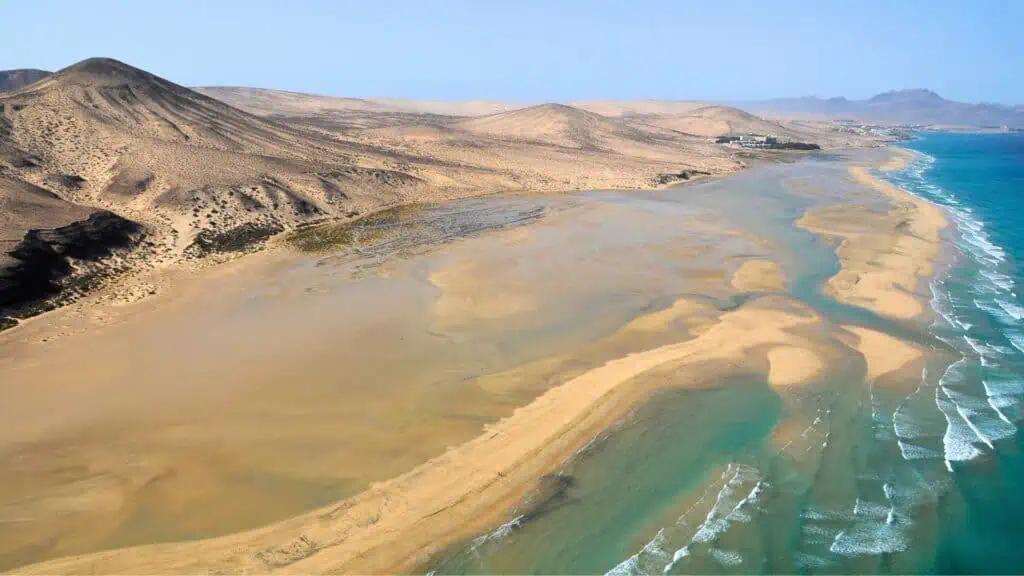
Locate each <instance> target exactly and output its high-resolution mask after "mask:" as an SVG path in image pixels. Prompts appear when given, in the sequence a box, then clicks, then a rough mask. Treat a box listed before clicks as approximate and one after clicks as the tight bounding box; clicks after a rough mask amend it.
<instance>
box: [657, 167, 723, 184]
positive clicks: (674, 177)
mask: <svg viewBox="0 0 1024 576" xmlns="http://www.w3.org/2000/svg"><path fill="white" fill-rule="evenodd" d="M709 174H711V173H710V172H705V171H704V170H682V171H680V172H678V173H670V174H658V177H657V178H656V179H655V182H656V183H657V184H658V185H664V184H671V183H673V182H686V181H687V180H689V179H690V178H692V177H694V176H708V175H709Z"/></svg>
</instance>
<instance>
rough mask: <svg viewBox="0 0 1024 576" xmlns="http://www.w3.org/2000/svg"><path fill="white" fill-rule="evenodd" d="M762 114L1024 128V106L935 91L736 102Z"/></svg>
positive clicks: (898, 91) (897, 122)
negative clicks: (946, 95) (950, 97)
mask: <svg viewBox="0 0 1024 576" xmlns="http://www.w3.org/2000/svg"><path fill="white" fill-rule="evenodd" d="M736 105H737V106H739V107H740V108H743V109H746V110H749V111H751V112H758V113H775V114H786V115H792V116H800V115H815V116H824V117H827V118H831V119H844V118H846V119H851V120H862V121H868V122H882V123H895V124H931V125H936V124H942V125H956V126H973V127H999V126H1008V127H1010V128H1024V106H1021V105H1018V106H1007V105H1004V104H988V103H980V104H971V103H966V102H955V101H953V100H946V99H945V98H943V97H942V96H939V95H938V94H936V93H935V92H932V91H931V90H925V89H920V88H919V89H913V90H893V91H890V92H884V93H882V94H878V95H877V96H873V97H871V98H868V99H867V100H848V99H846V98H825V99H823V98H817V97H813V96H810V97H803V98H777V99H773V100H760V101H751V102H742V103H738V104H736Z"/></svg>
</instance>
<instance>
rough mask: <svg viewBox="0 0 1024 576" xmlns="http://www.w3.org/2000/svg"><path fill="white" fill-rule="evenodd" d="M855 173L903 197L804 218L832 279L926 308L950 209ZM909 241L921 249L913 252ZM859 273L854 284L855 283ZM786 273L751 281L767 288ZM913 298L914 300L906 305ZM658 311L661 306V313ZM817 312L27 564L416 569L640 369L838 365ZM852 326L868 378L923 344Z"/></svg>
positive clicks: (743, 321) (548, 463) (591, 426)
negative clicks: (376, 472)
mask: <svg viewBox="0 0 1024 576" xmlns="http://www.w3.org/2000/svg"><path fill="white" fill-rule="evenodd" d="M850 175H851V178H852V179H853V180H854V181H855V182H857V183H858V184H861V185H863V186H866V187H869V188H871V189H872V190H874V191H875V192H877V193H879V194H881V195H883V196H884V197H886V198H888V200H889V201H890V202H891V203H892V204H894V206H893V208H892V210H891V211H890V213H889V214H888V215H886V216H887V217H886V218H882V219H877V220H875V221H871V224H872V226H873V228H871V227H861V228H858V229H857V230H853V231H851V230H850V226H851V225H852V224H851V222H850V218H849V217H847V219H845V220H843V219H839V218H834V217H833V218H820V219H819V221H817V222H814V223H810V224H809V223H808V222H807V220H809V219H810V218H813V217H814V215H805V217H804V218H802V219H801V221H800V225H802V226H804V227H805V228H808V229H809V230H811V231H813V232H816V233H819V234H823V235H828V236H830V237H835V238H842V244H841V245H840V247H839V248H838V249H837V254H838V255H839V257H840V261H841V264H842V267H843V269H842V271H840V273H839V274H837V275H836V276H834V277H833V278H832V279H831V280H830V281H829V283H828V289H829V290H830V291H833V290H834V293H833V295H834V296H835V297H836V298H837V299H838V300H840V301H846V302H848V303H851V304H855V305H860V306H864V307H866V308H870V309H872V310H874V311H876V312H878V313H879V314H883V315H888V316H892V317H894V318H901V319H913V318H917V317H919V316H920V315H921V313H922V310H923V307H922V306H921V304H920V301H919V300H920V297H921V295H920V294H919V293H918V285H919V284H920V283H921V282H923V281H925V280H926V279H927V277H928V275H930V274H931V273H933V271H934V259H935V258H937V255H938V244H937V242H938V235H939V233H940V232H941V230H942V228H944V227H945V226H946V225H947V223H946V220H945V218H944V217H943V215H942V214H941V209H939V208H938V207H937V206H935V205H933V204H931V203H928V202H927V201H925V200H922V199H918V198H916V197H915V196H913V195H911V194H909V193H907V192H905V191H902V190H899V189H897V188H895V187H892V186H891V185H888V184H886V183H884V182H882V181H880V180H878V179H876V178H874V177H873V176H871V175H870V174H869V173H868V172H867V171H866V168H864V167H851V168H850ZM854 216H855V217H856V214H855V215H854ZM897 219H898V221H899V223H895V222H896V221H897ZM904 229H905V230H906V232H901V231H902V230H904ZM931 238H935V240H934V241H931ZM902 250H909V251H911V252H912V254H913V255H914V256H912V257H909V258H908V257H906V255H905V254H901V253H900V252H901V251H902ZM917 257H920V258H924V259H925V262H923V263H922V262H918V261H917V260H916V259H915V258H917ZM876 261H877V262H876ZM769 266H770V265H769ZM748 271H749V270H748ZM851 275H856V276H855V277H856V278H857V282H855V283H852V284H850V285H846V284H844V283H843V280H847V279H849V278H851V277H852V276H851ZM744 276H746V274H745V273H744V274H740V275H738V276H735V277H734V280H733V282H734V284H735V283H739V284H740V285H743V284H744V283H745V282H746V281H745V280H743V278H744ZM837 278H838V279H840V280H837ZM780 282H781V281H780V280H773V281H771V282H769V283H768V284H766V285H763V286H759V285H757V284H754V285H752V286H748V287H750V288H751V289H755V290H758V289H763V290H770V289H772V288H777V287H778V285H779V283H780ZM909 285H912V288H908V286H909ZM908 291H909V292H910V294H907V292H908ZM908 298H913V299H914V301H915V302H916V307H910V306H909V305H908V304H907V303H908V302H909V301H908ZM683 308H685V306H684V307H683ZM911 311H912V312H913V314H909V312H911ZM657 314H663V312H657V313H654V314H652V315H651V316H655V315H657ZM642 318H643V317H642ZM820 322H821V319H820V318H819V317H817V316H816V315H815V314H814V313H813V312H811V311H810V310H809V309H808V308H806V307H805V306H803V305H802V304H801V303H799V302H798V301H795V300H792V299H791V298H788V297H782V296H766V297H764V298H761V299H758V300H755V301H751V302H749V303H747V304H744V305H742V306H740V307H739V308H737V309H736V310H733V311H730V312H726V313H724V314H722V315H721V316H720V317H719V318H718V319H717V320H715V321H714V322H712V323H710V325H708V326H705V327H703V328H701V330H699V331H698V332H697V333H696V336H695V337H694V338H692V339H689V340H684V341H682V342H679V343H675V344H668V345H664V346H660V347H657V348H653V349H650V350H647V351H645V352H639V353H635V354H630V355H627V356H625V357H622V358H619V359H616V360H611V361H609V362H607V363H606V364H604V365H602V366H600V367H597V368H594V369H591V370H589V371H587V372H585V373H583V374H582V375H580V376H577V377H576V378H573V379H572V380H570V381H568V382H566V383H564V384H562V385H560V386H557V387H555V388H552V389H550V390H548V391H547V392H546V393H544V394H542V395H541V396H539V397H537V398H536V399H534V400H533V401H532V402H530V403H529V404H527V405H525V406H523V407H521V408H519V409H517V410H516V411H515V412H514V413H513V414H512V415H511V416H510V417H507V418H505V419H503V420H500V421H499V422H497V423H495V424H493V425H491V426H488V427H486V428H485V431H484V433H483V434H481V435H480V436H478V437H477V438H475V439H473V440H471V441H469V442H466V443H465V444H461V445H459V446H457V447H455V448H452V449H450V450H449V451H448V452H446V453H445V454H443V455H441V456H439V457H436V458H434V459H431V460H429V461H427V462H425V463H424V464H422V465H420V466H418V467H416V468H415V469H413V470H411V471H409V472H407V473H405V474H402V475H400V476H398V477H396V478H393V479H391V480H388V481H385V482H381V483H378V484H375V485H373V486H372V487H371V488H370V489H368V490H366V491H365V492H363V493H361V494H359V495H357V496H354V497H352V498H349V499H346V500H343V501H341V502H340V503H338V504H335V505H331V506H328V507H326V508H321V509H319V510H315V511H313V512H310V513H307V514H303V515H301V516H298V517H295V518H292V519H290V520H284V521H281V522H277V523H274V524H272V525H270V526H267V527H265V528H261V529H257V530H252V531H247V532H242V533H237V534H232V535H228V536H223V537H218V538H214V539H210V540H203V541H195V542H176V543H167V544H152V545H145V546H141V547H136V548H126V549H116V550H110V551H106V552H98V553H93V554H86V555H82V556H73V557H68V558H59V559H55V560H51V561H47V562H43V563H40V564H35V565H30V566H24V567H21V568H19V569H18V570H17V571H18V572H22V573H28V572H36V573H54V572H64V573H67V572H78V571H100V572H143V571H144V572H186V571H187V572H192V571H197V570H200V569H213V570H223V571H230V572H268V571H273V570H285V571H289V572H294V571H301V572H322V571H347V572H396V571H409V570H411V569H413V568H415V567H417V566H420V565H422V564H423V562H425V561H426V560H427V559H428V558H429V557H430V555H431V554H433V553H436V552H439V551H440V550H442V549H443V548H444V546H446V545H447V544H448V543H450V542H454V541H457V540H459V539H461V538H465V537H468V536H472V535H473V534H477V533H479V532H481V531H483V530H485V529H487V528H488V527H491V526H494V525H496V524H498V523H500V522H501V521H502V519H504V518H507V516H506V514H507V512H508V510H509V509H510V508H511V507H512V506H513V505H514V504H515V503H516V502H517V501H518V500H519V499H521V498H522V497H523V496H525V494H527V493H528V492H529V491H530V490H532V489H533V487H534V486H535V482H536V480H537V479H538V478H539V477H541V476H542V475H543V474H545V473H548V472H550V470H552V469H554V468H555V467H557V466H558V465H559V464H560V463H561V462H562V461H564V460H565V458H567V457H568V456H570V455H571V454H573V453H574V452H575V451H576V450H578V449H579V448H580V447H581V446H583V445H585V444H586V443H587V442H589V441H590V439H591V438H593V437H594V436H595V435H596V434H597V433H599V432H600V431H602V430H603V429H606V428H607V427H608V426H609V425H611V424H612V423H613V422H615V421H617V420H618V419H619V418H621V417H622V416H623V415H624V414H625V413H627V412H628V411H629V410H630V409H631V408H632V407H634V406H635V405H636V404H637V402H639V401H640V400H641V399H642V398H643V397H644V396H645V394H646V393H647V392H648V390H645V389H644V387H643V386H633V385H630V383H631V382H634V381H635V380H636V377H637V376H639V375H640V374H642V373H644V372H646V371H650V370H653V369H657V368H659V367H661V366H672V367H673V369H676V370H679V371H681V372H682V374H683V376H682V377H681V381H683V382H685V384H684V385H685V386H693V387H700V386H704V385H707V384H708V382H707V380H706V377H702V376H701V374H702V373H703V372H705V371H706V369H707V368H708V367H710V366H718V365H721V366H726V367H730V368H731V369H733V370H736V369H738V368H741V367H742V368H743V369H745V370H754V371H756V372H763V373H764V374H766V376H767V377H768V378H769V380H770V383H771V384H772V385H773V386H776V387H780V388H784V387H788V386H794V385H799V384H800V383H802V382H805V381H807V380H808V379H811V378H814V377H815V376H816V375H817V374H818V373H819V372H820V371H821V369H822V367H823V366H826V365H827V364H828V362H827V359H828V357H829V350H828V348H827V347H823V346H822V345H821V343H820V342H818V341H815V340H814V339H811V338H809V337H806V336H801V335H800V334H802V332H801V330H799V329H801V328H808V327H813V326H817V325H819V324H820ZM794 329H798V330H794ZM848 331H849V332H851V333H852V334H854V335H855V336H856V337H857V338H856V339H857V342H856V343H855V344H854V347H855V348H856V349H858V350H859V351H860V352H861V354H863V355H864V356H865V359H866V361H867V363H868V366H869V372H868V376H869V378H870V379H871V380H877V379H878V378H880V377H883V376H884V375H885V374H888V373H891V372H894V371H897V370H899V369H902V368H903V367H904V366H906V365H907V364H909V363H911V362H915V361H917V360H918V359H919V358H920V356H921V354H922V352H921V351H920V350H918V349H916V348H915V347H913V346H909V345H905V344H904V345H903V346H902V347H899V346H896V347H894V346H893V345H892V344H893V341H892V340H893V339H891V338H890V337H887V336H884V335H879V334H877V333H872V332H871V331H865V330H862V329H848ZM897 342H898V341H897ZM709 372H713V371H709Z"/></svg>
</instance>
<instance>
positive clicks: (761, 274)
mask: <svg viewBox="0 0 1024 576" xmlns="http://www.w3.org/2000/svg"><path fill="white" fill-rule="evenodd" d="M732 286H733V288H735V289H737V290H740V291H742V292H779V291H782V290H784V289H785V288H786V277H785V275H784V274H783V272H782V269H781V268H780V267H779V265H778V264H776V263H775V262H773V261H771V260H762V259H755V260H747V261H746V262H744V263H743V264H742V265H740V267H739V268H738V269H737V270H736V272H734V273H733V275H732Z"/></svg>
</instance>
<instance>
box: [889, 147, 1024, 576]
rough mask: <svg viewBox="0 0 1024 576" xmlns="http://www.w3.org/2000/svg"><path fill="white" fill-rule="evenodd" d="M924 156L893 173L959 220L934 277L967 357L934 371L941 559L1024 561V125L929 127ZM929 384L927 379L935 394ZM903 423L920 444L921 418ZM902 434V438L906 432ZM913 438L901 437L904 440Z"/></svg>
mask: <svg viewBox="0 0 1024 576" xmlns="http://www.w3.org/2000/svg"><path fill="white" fill-rule="evenodd" d="M907 147H908V148H910V149H912V150H915V151H917V152H919V153H920V154H921V155H922V156H921V159H920V160H919V161H918V162H915V163H913V164H912V165H910V166H908V167H907V168H906V169H905V170H903V171H901V172H897V173H894V174H891V175H889V176H888V177H889V179H890V180H891V181H892V182H893V183H895V184H897V185H899V186H901V187H903V188H904V189H906V190H909V191H911V192H913V193H915V194H918V195H920V196H922V197H924V198H927V199H928V200H931V201H932V202H934V203H936V204H939V205H940V206H942V207H944V208H945V209H946V211H947V213H948V214H949V215H950V217H951V220H952V223H953V225H954V230H953V231H952V234H953V242H952V244H951V246H952V254H951V258H950V262H949V265H948V267H947V268H946V269H945V270H942V271H940V273H939V275H938V276H937V277H936V278H935V279H934V281H933V282H932V285H931V289H932V295H933V298H932V307H933V308H934V309H935V311H936V313H937V319H936V321H935V324H934V325H933V326H932V327H931V330H932V332H933V333H934V334H935V335H936V337H937V338H939V339H941V340H942V341H943V342H945V343H946V344H948V345H950V346H951V347H952V348H953V349H955V350H956V355H957V356H958V358H957V359H956V360H955V361H954V362H953V363H952V364H950V365H949V366H948V367H946V368H945V369H944V370H942V372H941V374H935V375H933V377H934V378H936V380H935V381H934V402H935V405H936V406H937V407H938V408H939V410H940V411H941V412H942V414H943V417H944V419H945V420H946V428H945V432H944V435H943V443H942V448H943V458H944V460H945V461H946V465H947V469H948V470H950V471H951V479H952V482H953V486H952V488H951V489H950V490H949V492H948V493H947V494H946V495H945V496H943V498H942V502H941V504H942V506H941V508H940V522H941V525H942V531H941V539H940V541H939V543H938V546H937V549H936V558H935V564H934V568H935V570H936V571H938V572H942V573H954V572H955V573H962V572H968V573H982V572H985V573H1005V574H1010V573H1016V574H1019V573H1022V572H1024V546H1022V543H1024V523H1022V522H1021V521H1020V518H1022V517H1024V458H1022V456H1021V432H1020V425H1021V421H1022V419H1024V410H1022V407H1024V404H1022V402H1024V306H1022V298H1021V290H1024V268H1022V265H1024V133H1009V134H956V133H928V134H924V135H922V136H921V137H920V138H918V139H916V140H914V141H911V142H909V143H908V144H907ZM930 394H931V390H929V395H930ZM906 420H907V426H906V427H903V428H901V427H900V426H899V424H900V423H902V421H901V420H900V419H897V421H896V422H897V426H896V430H897V434H898V435H900V436H901V438H902V437H904V436H905V437H906V438H907V443H906V446H907V447H908V452H910V453H911V455H913V454H914V448H910V447H911V446H914V444H913V440H912V438H913V436H914V434H915V425H914V424H913V423H911V419H910V418H907V419H906ZM901 442H902V440H901ZM902 446H903V444H901V447H902Z"/></svg>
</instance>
